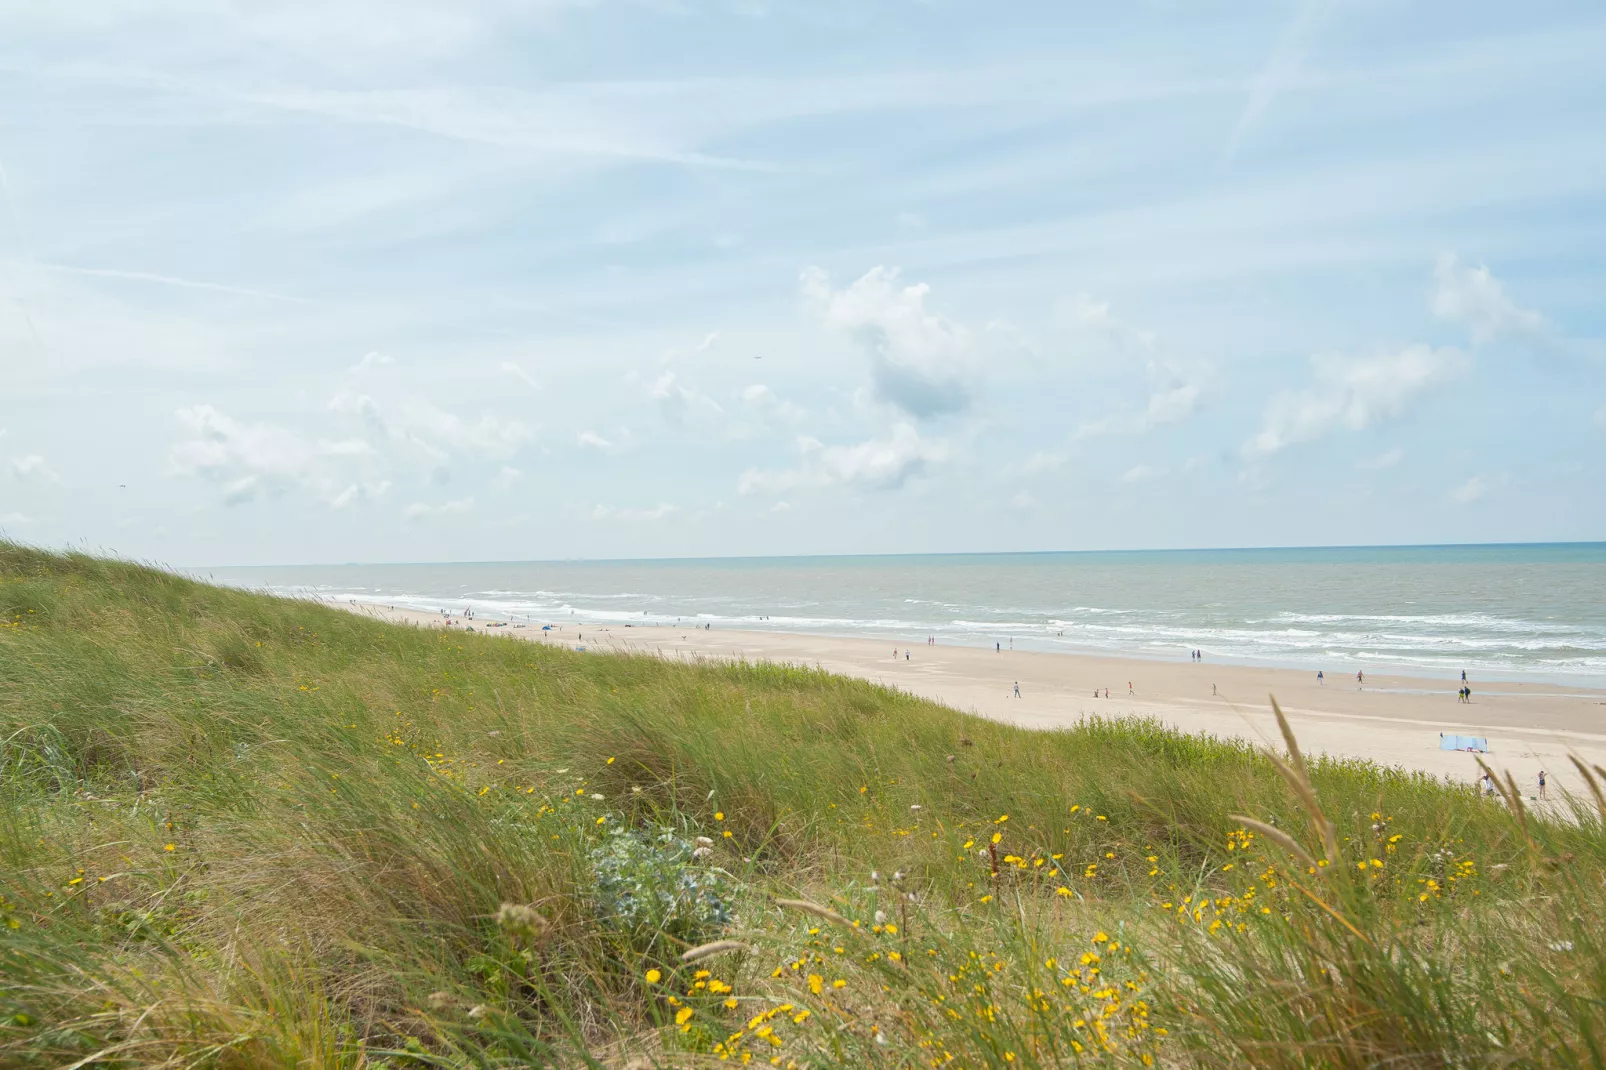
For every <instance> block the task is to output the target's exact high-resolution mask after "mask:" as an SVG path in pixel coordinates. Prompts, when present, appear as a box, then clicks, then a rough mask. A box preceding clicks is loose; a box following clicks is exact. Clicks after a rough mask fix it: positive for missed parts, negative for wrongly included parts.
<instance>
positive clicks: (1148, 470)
mask: <svg viewBox="0 0 1606 1070" xmlns="http://www.w3.org/2000/svg"><path fill="white" fill-rule="evenodd" d="M1166 472H1167V469H1165V468H1156V467H1154V466H1152V465H1147V464H1135V465H1133V466H1132V467H1131V468H1128V469H1127V470H1126V471H1125V472H1122V473H1121V482H1122V483H1142V482H1144V481H1145V480H1150V479H1159V478H1160V477H1161V476H1163V475H1165V474H1166Z"/></svg>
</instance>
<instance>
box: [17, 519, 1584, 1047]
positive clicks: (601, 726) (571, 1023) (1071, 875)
mask: <svg viewBox="0 0 1606 1070" xmlns="http://www.w3.org/2000/svg"><path fill="white" fill-rule="evenodd" d="M0 625H3V626H0V741H3V743H0V1064H4V1065H8V1066H9V1065H16V1066H35V1065H37V1066H63V1065H68V1066H71V1065H85V1066H87V1065H95V1066H219V1067H248V1066H249V1067H256V1066H309V1067H324V1066H329V1067H336V1066H338V1067H352V1068H356V1067H365V1066H374V1065H388V1066H398V1067H399V1066H499V1067H500V1066H518V1065H559V1066H582V1065H592V1066H609V1067H613V1066H620V1067H623V1066H635V1067H647V1066H682V1065H696V1064H701V1063H703V1062H708V1063H713V1062H717V1061H720V1060H727V1061H733V1062H737V1063H753V1064H757V1065H771V1064H774V1065H780V1066H889V1067H902V1066H911V1067H912V1066H944V1065H952V1066H965V1067H982V1066H996V1067H1018V1066H1031V1065H1067V1064H1076V1063H1082V1062H1085V1063H1090V1064H1117V1065H1163V1066H1183V1065H1199V1066H1225V1065H1242V1064H1245V1063H1253V1064H1258V1065H1268V1066H1270V1065H1277V1066H1325V1065H1334V1066H1357V1067H1359V1066H1381V1065H1389V1066H1435V1067H1436V1066H1461V1065H1484V1064H1489V1065H1501V1066H1528V1065H1533V1066H1539V1065H1543V1066H1547V1067H1553V1066H1585V1065H1588V1066H1600V1065H1603V1063H1606V1003H1603V999H1606V955H1603V954H1602V950H1603V949H1602V946H1601V931H1602V928H1603V927H1602V925H1601V923H1600V918H1601V916H1602V913H1603V911H1602V907H1603V905H1606V834H1603V827H1602V818H1603V817H1606V803H1602V802H1601V801H1600V799H1599V797H1598V796H1597V797H1596V798H1592V799H1585V800H1571V801H1570V802H1569V810H1568V812H1567V814H1566V815H1565V819H1561V820H1558V819H1554V818H1550V817H1543V816H1540V815H1536V814H1532V813H1528V812H1526V811H1524V810H1523V809H1522V805H1521V800H1520V798H1518V797H1517V796H1516V795H1515V793H1514V792H1512V793H1509V797H1508V799H1507V800H1504V801H1491V800H1487V799H1481V798H1478V797H1477V796H1476V795H1475V794H1474V793H1473V792H1471V791H1470V790H1467V789H1465V788H1459V787H1454V786H1450V785H1447V784H1445V783H1442V782H1436V781H1434V780H1432V779H1431V778H1427V777H1424V776H1420V775H1415V774H1407V773H1403V772H1400V771H1395V770H1386V769H1380V768H1377V767H1375V766H1371V765H1367V764H1362V763H1353V762H1332V761H1325V760H1319V759H1318V760H1314V761H1311V762H1310V763H1309V766H1308V769H1307V768H1306V767H1305V765H1304V763H1303V762H1301V761H1299V760H1298V759H1297V758H1296V757H1295V755H1294V754H1288V755H1285V764H1284V767H1283V768H1281V769H1279V768H1278V767H1277V765H1276V763H1274V761H1273V760H1271V758H1269V757H1268V756H1266V755H1263V754H1258V753H1256V752H1255V751H1253V750H1252V749H1250V748H1248V747H1246V746H1243V745H1241V744H1238V743H1235V742H1223V741H1218V740H1212V739H1206V738H1199V737H1188V736H1183V735H1180V734H1177V733H1175V732H1172V731H1170V730H1167V729H1165V728H1163V727H1161V726H1159V725H1156V724H1152V723H1147V722H1142V721H1120V722H1114V721H1099V720H1093V719H1089V720H1086V721H1083V722H1081V723H1080V724H1078V725H1077V726H1076V727H1074V728H1072V729H1069V730H1066V731H1063V732H1057V733H1039V732H1029V731H1026V730H1022V729H1018V728H1014V727H1010V726H1007V725H1002V724H997V723H993V722H989V721H985V720H982V719H978V718H975V717H971V716H967V715H963V714H960V713H957V712H955V711H953V710H949V709H946V708H944V707H941V706H938V705H935V704H933V703H930V702H927V701H924V700H920V699H915V698H912V697H910V696H908V695H904V694H900V693H896V692H893V691H890V690H887V689H884V688H880V687H876V686H873V685H871V684H868V683H864V682H861V681H856V680H850V679H845V678H841V677H836V676H831V675H829V674H826V673H822V672H817V671H810V670H804V669H796V668H783V667H776V666H769V665H746V664H739V665H723V664H721V665H714V664H708V665H687V664H675V663H666V662H662V661H659V660H656V659H652V658H648V657H625V656H619V655H600V654H580V653H574V652H572V651H566V650H563V649H560V648H557V647H554V646H545V645H541V644H536V643H526V642H521V641H518V640H516V639H513V638H509V637H491V636H487V635H474V634H463V633H460V632H456V631H454V632H453V633H451V634H447V633H444V632H441V631H437V630H429V629H416V628H406V627H399V626H394V625H386V624H382V623H378V622H374V621H371V620H367V619H363V618H360V617H358V616H355V615H351V614H347V613H344V612H340V611H336V610H331V609H328V608H324V607H320V606H317V605H311V604H307V603H302V602H295V601H289V600H283V599H275V598H270V597H266V596H262V595H256V594H249V593H245V592H239V591H231V590H225V589H220V588H215V587H209V586H206V585H202V584H198V583H194V582H192V581H189V580H186V579H183V578H180V577H177V576H174V575H171V574H169V573H165V572H161V571H158V570H153V569H148V568H144V567H140V566H136V565H131V564H126V563H121V562H114V561H107V560H102V559H97V558H92V557H87V556H83V555H66V556H63V555H55V554H50V553H46V552H42V551H37V550H33V549H29V548H25V547H20V546H16V545H10V544H0ZM1601 780H1602V782H1606V776H1602V777H1601ZM1234 815H1241V816H1234ZM688 952H690V956H689V960H687V954H688Z"/></svg>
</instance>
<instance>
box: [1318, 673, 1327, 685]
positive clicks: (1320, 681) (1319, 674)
mask: <svg viewBox="0 0 1606 1070" xmlns="http://www.w3.org/2000/svg"><path fill="white" fill-rule="evenodd" d="M1316 683H1317V684H1318V685H1320V684H1322V683H1325V681H1324V680H1323V679H1322V670H1320V669H1317V670H1316Z"/></svg>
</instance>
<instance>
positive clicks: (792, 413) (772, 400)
mask: <svg viewBox="0 0 1606 1070" xmlns="http://www.w3.org/2000/svg"><path fill="white" fill-rule="evenodd" d="M742 402H743V403H744V404H745V405H747V406H748V408H750V409H752V410H753V412H754V413H755V414H756V415H757V416H758V418H759V419H760V420H761V421H763V422H764V423H766V424H771V425H773V424H788V425H795V424H797V423H799V422H800V421H802V419H803V418H804V417H805V416H806V415H807V413H805V412H804V411H803V410H802V409H801V408H799V407H798V406H796V405H794V404H792V403H791V402H790V401H782V400H781V399H780V398H779V397H778V396H776V393H775V391H773V390H771V389H770V388H769V387H767V386H765V385H764V384H763V383H753V384H751V385H749V386H747V387H744V388H743V389H742Z"/></svg>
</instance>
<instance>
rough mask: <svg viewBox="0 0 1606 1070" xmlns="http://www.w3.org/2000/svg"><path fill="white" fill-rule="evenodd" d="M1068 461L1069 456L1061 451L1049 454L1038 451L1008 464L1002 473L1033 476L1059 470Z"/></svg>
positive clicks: (1045, 451)
mask: <svg viewBox="0 0 1606 1070" xmlns="http://www.w3.org/2000/svg"><path fill="white" fill-rule="evenodd" d="M1068 460H1070V455H1069V454H1067V453H1065V452H1063V451H1058V452H1053V453H1051V452H1049V451H1047V450H1038V451H1037V452H1036V453H1034V454H1032V455H1031V456H1030V457H1028V458H1026V459H1025V460H1024V461H1019V462H1013V461H1012V462H1010V463H1009V464H1008V465H1006V466H1005V468H1004V471H1005V472H1006V473H1007V474H1009V475H1022V476H1035V475H1038V474H1040V473H1042V472H1052V471H1054V470H1055V469H1056V468H1061V467H1063V466H1064V465H1065V462H1066V461H1068Z"/></svg>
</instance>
